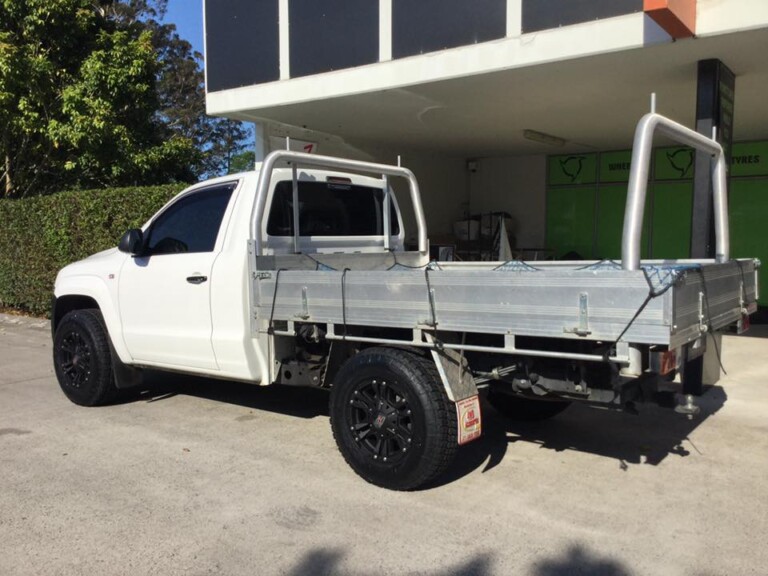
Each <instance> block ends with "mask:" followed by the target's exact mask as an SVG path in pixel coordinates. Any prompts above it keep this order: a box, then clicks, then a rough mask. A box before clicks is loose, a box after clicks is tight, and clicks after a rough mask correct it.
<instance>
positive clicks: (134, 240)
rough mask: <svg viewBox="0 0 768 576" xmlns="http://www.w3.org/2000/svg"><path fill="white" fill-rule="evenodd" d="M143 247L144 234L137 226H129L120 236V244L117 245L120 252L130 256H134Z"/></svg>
mask: <svg viewBox="0 0 768 576" xmlns="http://www.w3.org/2000/svg"><path fill="white" fill-rule="evenodd" d="M143 248H144V234H143V233H142V232H141V230H139V229H138V228H131V229H130V230H128V232H126V233H125V234H123V237H122V238H120V244H118V245H117V249H118V250H120V252H126V253H127V254H131V255H132V256H136V255H138V254H139V253H141V251H142V250H143Z"/></svg>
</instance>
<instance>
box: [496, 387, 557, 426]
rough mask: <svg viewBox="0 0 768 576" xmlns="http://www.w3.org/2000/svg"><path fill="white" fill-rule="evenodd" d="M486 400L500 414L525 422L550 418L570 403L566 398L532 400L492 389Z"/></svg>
mask: <svg viewBox="0 0 768 576" xmlns="http://www.w3.org/2000/svg"><path fill="white" fill-rule="evenodd" d="M488 402H489V403H490V405H491V406H493V407H494V408H495V409H496V411H497V412H499V413H500V414H501V415H502V416H506V417H507V418H510V419H512V420H522V421H526V422H535V421H538V420H546V419H547V418H552V417H553V416H557V415H558V414H560V412H562V411H563V410H565V409H566V408H568V406H570V405H571V403H570V402H568V401H567V400H532V399H530V398H522V397H520V396H512V395H511V394H505V393H503V392H495V391H493V390H491V391H489V393H488Z"/></svg>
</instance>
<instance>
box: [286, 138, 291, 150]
mask: <svg viewBox="0 0 768 576" xmlns="http://www.w3.org/2000/svg"><path fill="white" fill-rule="evenodd" d="M285 149H286V150H288V151H290V150H291V137H290V136H286V137H285Z"/></svg>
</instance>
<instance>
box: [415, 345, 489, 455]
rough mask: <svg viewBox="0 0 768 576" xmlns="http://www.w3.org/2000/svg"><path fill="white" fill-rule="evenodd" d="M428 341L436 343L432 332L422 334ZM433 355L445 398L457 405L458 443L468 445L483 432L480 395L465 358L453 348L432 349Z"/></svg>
mask: <svg viewBox="0 0 768 576" xmlns="http://www.w3.org/2000/svg"><path fill="white" fill-rule="evenodd" d="M424 336H425V337H426V339H427V341H429V342H430V343H431V344H435V343H436V340H435V339H434V338H433V337H432V335H431V334H427V333H425V334H424ZM431 352H432V358H433V360H434V361H435V366H436V367H437V372H438V373H439V374H440V380H441V381H442V383H443V387H444V388H445V393H446V394H447V395H448V399H449V400H451V401H452V402H454V404H455V405H456V423H457V427H458V429H457V431H456V437H457V441H458V443H459V445H462V444H467V443H468V442H471V441H472V440H476V439H477V438H480V436H481V435H482V414H481V410H480V397H479V396H478V393H477V386H475V379H474V378H473V377H472V374H471V373H470V371H469V366H468V365H467V359H466V358H464V356H463V355H462V354H460V353H459V352H457V351H456V350H446V349H445V348H438V347H435V348H432V350H431Z"/></svg>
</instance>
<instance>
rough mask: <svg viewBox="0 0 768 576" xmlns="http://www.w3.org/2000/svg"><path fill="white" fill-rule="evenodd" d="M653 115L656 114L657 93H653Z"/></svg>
mask: <svg viewBox="0 0 768 576" xmlns="http://www.w3.org/2000/svg"><path fill="white" fill-rule="evenodd" d="M651 114H656V92H651Z"/></svg>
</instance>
